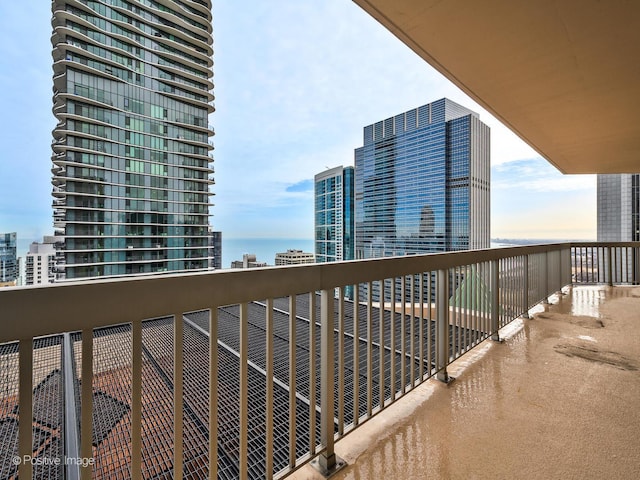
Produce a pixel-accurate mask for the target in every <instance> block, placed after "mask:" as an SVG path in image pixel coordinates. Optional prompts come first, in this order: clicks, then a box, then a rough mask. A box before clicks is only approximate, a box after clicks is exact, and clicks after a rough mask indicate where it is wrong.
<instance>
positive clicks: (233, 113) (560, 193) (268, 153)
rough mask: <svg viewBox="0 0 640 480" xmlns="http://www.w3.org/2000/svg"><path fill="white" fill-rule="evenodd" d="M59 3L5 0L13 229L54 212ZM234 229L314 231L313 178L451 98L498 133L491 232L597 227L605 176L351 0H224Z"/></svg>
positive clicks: (1, 19)
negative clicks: (385, 128)
mask: <svg viewBox="0 0 640 480" xmlns="http://www.w3.org/2000/svg"><path fill="white" fill-rule="evenodd" d="M50 20H51V11H50V2H48V1H37V2H1V3H0V31H1V32H3V33H2V37H3V38H2V42H0V109H1V111H2V113H3V115H2V117H1V118H0V122H1V125H0V142H1V144H2V147H3V148H2V153H0V192H1V196H0V232H8V231H17V232H18V235H19V237H20V238H21V239H23V241H25V240H28V241H31V240H37V239H40V238H41V237H42V235H48V234H51V233H52V232H53V227H52V222H51V193H50V192H51V183H50V179H51V172H50V168H51V160H50V157H51V147H50V144H51V130H52V129H53V127H54V125H55V119H54V117H53V115H52V113H51V96H52V90H51V83H52V80H51V72H52V70H51V44H50V35H51V26H50ZM214 35H215V37H214V83H215V95H216V112H215V113H214V114H213V115H212V116H211V123H212V124H213V125H214V127H215V130H216V136H215V137H214V142H215V146H216V149H215V151H214V155H215V158H216V161H215V164H214V167H215V170H216V174H215V180H216V185H215V186H214V192H215V194H216V195H215V196H214V197H213V202H214V203H215V207H214V208H213V209H212V213H213V217H212V224H213V226H214V228H215V229H217V230H221V231H222V232H223V238H244V237H259V238H278V237H286V238H312V237H313V215H312V212H313V202H312V194H313V184H312V178H313V176H314V175H315V174H316V173H318V172H320V171H322V170H323V169H325V167H334V166H337V165H352V164H353V151H354V149H355V148H357V147H359V146H361V145H362V128H363V127H364V126H365V125H369V124H371V123H373V122H376V121H378V120H382V119H384V118H388V117H390V116H392V115H395V114H397V113H401V112H404V111H406V110H409V109H411V108H415V107H417V106H419V105H423V104H426V103H429V102H431V101H433V100H437V99H439V98H442V97H448V98H451V99H452V100H454V101H456V102H458V103H461V104H462V105H465V106H467V107H468V108H471V109H473V110H475V111H477V112H479V113H480V118H481V120H482V121H484V122H485V123H487V124H488V125H489V126H490V127H491V135H492V139H491V142H492V151H491V155H492V212H491V214H492V232H491V236H492V237H494V238H495V237H502V238H516V237H517V238H540V239H542V238H545V239H548V238H580V239H592V238H595V225H596V223H595V209H596V193H595V177H594V176H591V175H589V176H577V175H574V176H563V175H561V174H560V173H559V172H558V171H557V170H555V168H554V167H552V166H551V165H549V164H548V163H547V162H546V161H544V160H543V159H541V158H540V157H539V155H538V154H537V153H536V152H535V151H534V150H532V149H531V148H529V147H528V146H527V145H526V144H524V143H523V142H522V141H520V140H519V139H518V138H517V137H516V136H515V135H514V134H512V133H511V132H509V131H508V130H507V129H506V128H505V127H503V126H502V125H501V124H500V123H499V122H498V121H497V120H496V119H495V118H493V117H492V116H491V115H490V114H489V113H487V112H486V111H485V110H484V109H482V108H480V107H479V106H478V105H477V104H476V103H475V102H473V101H472V100H470V99H469V98H468V97H467V96H466V95H465V94H463V93H462V92H461V91H460V90H459V89H457V88H456V87H455V86H453V85H452V84H450V83H449V82H448V81H447V80H446V79H444V77H442V76H441V75H440V74H439V73H437V72H436V71H435V70H434V69H432V68H431V67H430V66H429V65H427V64H426V63H425V62H424V61H422V60H421V59H420V58H419V57H418V56H417V55H415V54H414V53H413V52H412V51H410V50H409V49H408V48H407V47H406V46H405V45H404V44H402V43H401V42H400V41H399V40H397V39H396V38H395V37H394V36H393V35H391V34H390V33H389V32H388V31H387V30H386V29H384V28H383V27H382V26H380V25H379V24H378V23H377V22H376V21H375V20H373V18H371V17H370V16H369V15H367V14H366V13H365V12H364V11H362V10H361V9H360V8H359V7H358V6H357V5H355V4H354V3H353V2H351V1H350V0H323V1H321V2H317V1H316V2H302V1H300V0H274V1H272V2H265V1H263V0H246V1H243V2H239V1H237V0H216V1H215V2H214Z"/></svg>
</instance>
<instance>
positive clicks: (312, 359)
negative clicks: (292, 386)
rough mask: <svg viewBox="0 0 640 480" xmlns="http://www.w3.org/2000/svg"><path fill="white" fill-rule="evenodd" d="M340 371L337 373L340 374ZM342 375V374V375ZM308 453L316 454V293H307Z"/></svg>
mask: <svg viewBox="0 0 640 480" xmlns="http://www.w3.org/2000/svg"><path fill="white" fill-rule="evenodd" d="M343 370H344V369H341V370H340V371H338V374H340V372H341V371H343ZM343 375H344V373H343ZM309 452H311V455H315V454H316V293H315V292H311V293H309Z"/></svg>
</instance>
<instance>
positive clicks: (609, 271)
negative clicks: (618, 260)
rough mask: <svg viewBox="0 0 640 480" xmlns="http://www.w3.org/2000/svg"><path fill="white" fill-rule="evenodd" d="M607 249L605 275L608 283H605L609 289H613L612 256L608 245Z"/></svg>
mask: <svg viewBox="0 0 640 480" xmlns="http://www.w3.org/2000/svg"><path fill="white" fill-rule="evenodd" d="M605 248H606V249H607V275H608V281H607V283H608V284H609V286H610V287H613V262H612V261H611V260H612V257H613V255H612V254H611V250H612V247H611V245H609V246H608V247H605Z"/></svg>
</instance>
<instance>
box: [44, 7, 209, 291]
mask: <svg viewBox="0 0 640 480" xmlns="http://www.w3.org/2000/svg"><path fill="white" fill-rule="evenodd" d="M52 13H53V18H52V27H53V36H52V43H53V61H54V63H53V72H54V76H53V84H54V97H53V103H54V105H53V113H54V115H55V116H56V119H57V120H58V123H57V125H56V127H55V129H54V131H53V155H52V160H53V169H52V173H53V181H52V183H53V197H54V200H53V208H54V226H55V227H56V234H57V235H62V236H64V262H58V268H60V269H64V271H65V275H66V278H67V279H82V278H93V277H103V276H107V277H108V276H119V275H127V274H140V273H155V272H167V271H173V272H179V271H185V270H201V269H207V268H208V266H209V263H210V260H211V258H210V257H211V255H210V250H209V244H210V239H209V207H210V206H211V203H210V200H209V197H210V195H211V193H210V192H209V186H210V185H211V184H213V179H212V174H213V169H212V162H213V156H212V154H211V153H210V152H211V150H212V149H213V146H212V142H211V141H210V137H211V136H212V135H213V128H212V127H211V126H210V125H209V124H208V115H209V113H211V112H212V111H213V109H214V106H213V93H212V90H213V83H212V76H213V72H212V66H213V60H212V54H213V49H212V44H213V37H212V23H211V1H210V0H195V1H182V0H166V1H165V0H157V1H156V0H103V1H97V0H54V1H53V2H52ZM62 263H64V264H62Z"/></svg>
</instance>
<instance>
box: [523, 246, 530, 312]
mask: <svg viewBox="0 0 640 480" xmlns="http://www.w3.org/2000/svg"><path fill="white" fill-rule="evenodd" d="M523 270H524V271H523V274H522V275H523V280H524V281H523V284H522V296H523V301H524V312H523V313H522V318H529V255H525V256H524V268H523Z"/></svg>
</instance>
